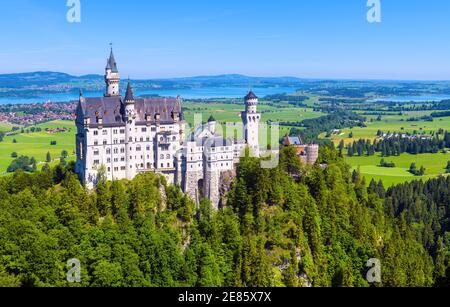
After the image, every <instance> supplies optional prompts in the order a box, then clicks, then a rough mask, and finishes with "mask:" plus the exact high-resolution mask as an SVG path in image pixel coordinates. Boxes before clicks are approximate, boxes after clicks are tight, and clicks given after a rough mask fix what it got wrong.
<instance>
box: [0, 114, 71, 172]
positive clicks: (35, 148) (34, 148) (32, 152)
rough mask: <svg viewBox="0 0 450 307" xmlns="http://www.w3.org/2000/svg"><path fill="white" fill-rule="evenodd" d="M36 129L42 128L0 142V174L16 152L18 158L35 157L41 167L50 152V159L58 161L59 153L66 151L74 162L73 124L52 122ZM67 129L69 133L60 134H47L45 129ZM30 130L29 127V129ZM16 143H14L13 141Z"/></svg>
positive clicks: (69, 122)
mask: <svg viewBox="0 0 450 307" xmlns="http://www.w3.org/2000/svg"><path fill="white" fill-rule="evenodd" d="M36 127H40V128H42V131H41V132H35V133H31V132H30V133H20V131H19V133H17V134H15V135H11V136H5V138H4V140H3V142H0V174H3V173H5V172H6V169H7V168H8V166H9V165H10V163H11V161H12V160H13V158H11V154H12V153H13V152H16V153H17V154H18V155H19V156H21V155H23V156H29V157H30V158H31V157H35V159H36V160H37V161H38V162H40V163H41V164H40V167H42V165H43V163H44V162H45V159H46V156H47V152H50V154H51V156H52V159H55V160H56V159H59V157H60V156H61V152H62V151H63V150H67V152H68V153H69V155H70V159H67V160H69V161H70V160H74V159H75V156H74V151H75V133H76V132H75V130H76V129H75V123H74V122H71V121H54V122H50V123H45V124H41V125H37V126H36ZM58 127H59V128H63V127H64V128H68V129H71V131H67V132H62V133H55V134H51V133H47V132H45V129H46V128H58ZM29 128H30V127H29ZM14 139H15V140H16V141H17V143H14V142H13V140H14ZM51 141H56V142H57V144H56V145H55V146H51V145H50V142H51ZM55 162H57V161H54V163H55Z"/></svg>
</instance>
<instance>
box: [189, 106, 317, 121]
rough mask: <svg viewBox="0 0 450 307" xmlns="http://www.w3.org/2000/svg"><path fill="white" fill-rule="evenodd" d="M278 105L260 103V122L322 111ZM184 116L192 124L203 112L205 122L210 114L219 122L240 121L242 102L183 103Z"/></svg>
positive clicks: (295, 118) (312, 115)
mask: <svg viewBox="0 0 450 307" xmlns="http://www.w3.org/2000/svg"><path fill="white" fill-rule="evenodd" d="M280 106H284V107H280V108H277V107H274V106H271V105H267V104H264V103H260V105H259V106H258V111H259V112H260V113H262V122H267V121H274V122H298V121H302V120H305V119H310V118H317V117H320V116H323V115H324V114H323V113H320V112H315V111H314V110H313V109H312V108H296V107H289V106H286V105H285V104H282V103H280ZM183 107H184V108H185V110H184V117H185V119H186V121H187V122H188V123H189V124H191V125H192V124H193V122H194V115H195V114H196V113H201V114H203V118H202V121H203V122H206V121H207V120H208V118H209V116H210V115H213V116H214V118H215V119H216V120H217V121H218V122H220V123H227V122H241V112H242V111H243V110H244V105H243V104H225V103H208V104H206V103H202V104H200V103H188V102H187V103H184V105H183Z"/></svg>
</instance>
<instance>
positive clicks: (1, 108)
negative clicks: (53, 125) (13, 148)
mask: <svg viewBox="0 0 450 307" xmlns="http://www.w3.org/2000/svg"><path fill="white" fill-rule="evenodd" d="M75 109H76V102H64V103H59V102H58V103H56V102H46V103H34V104H8V105H0V122H6V123H10V124H14V125H21V126H31V125H36V124H41V123H45V122H49V121H54V120H70V121H73V120H75Z"/></svg>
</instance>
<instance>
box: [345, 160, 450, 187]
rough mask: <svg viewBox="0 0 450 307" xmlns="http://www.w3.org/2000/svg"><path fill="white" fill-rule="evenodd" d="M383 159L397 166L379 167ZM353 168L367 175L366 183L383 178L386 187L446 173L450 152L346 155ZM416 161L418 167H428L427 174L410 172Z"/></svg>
mask: <svg viewBox="0 0 450 307" xmlns="http://www.w3.org/2000/svg"><path fill="white" fill-rule="evenodd" d="M381 159H384V160H385V161H386V162H394V163H395V165H396V167H395V168H386V167H379V166H378V165H379V164H380V161H381ZM345 160H346V161H347V163H349V164H350V165H351V166H352V168H353V169H359V170H360V172H361V174H362V175H363V176H364V177H366V183H367V184H369V183H370V181H371V180H372V179H375V180H376V181H377V182H378V181H379V180H380V179H381V180H382V181H383V183H384V186H385V187H390V186H393V185H395V184H400V183H404V182H409V181H414V180H423V181H426V180H428V179H431V178H435V177H437V176H439V175H445V168H446V167H447V162H448V161H449V160H450V154H448V153H447V154H444V153H437V154H421V155H410V154H402V155H400V156H398V157H385V158H382V157H381V155H379V154H377V155H375V156H371V157H366V156H365V157H345ZM413 162H415V163H416V165H417V167H418V168H420V167H421V166H424V167H425V168H426V172H425V176H422V177H417V176H414V175H412V174H411V173H409V172H408V170H409V167H410V166H411V163H413Z"/></svg>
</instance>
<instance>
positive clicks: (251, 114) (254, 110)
mask: <svg viewBox="0 0 450 307" xmlns="http://www.w3.org/2000/svg"><path fill="white" fill-rule="evenodd" d="M242 120H243V122H244V136H245V141H246V143H247V146H248V147H249V149H250V151H251V154H252V155H253V156H256V157H259V154H260V151H259V123H260V121H261V114H260V113H258V97H257V96H256V95H255V93H253V91H250V92H249V93H248V94H247V96H245V112H243V113H242Z"/></svg>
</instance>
